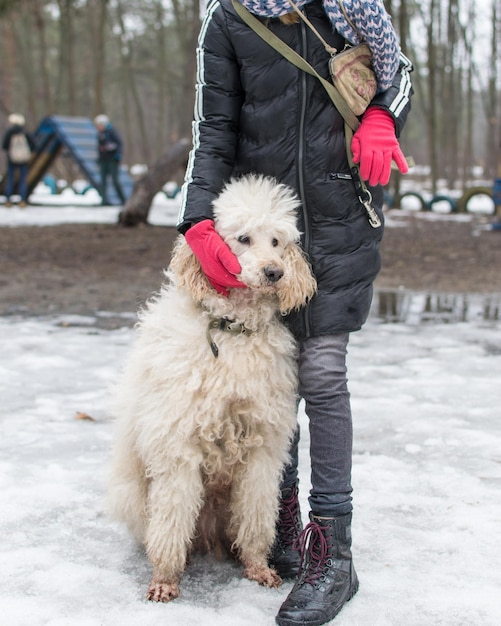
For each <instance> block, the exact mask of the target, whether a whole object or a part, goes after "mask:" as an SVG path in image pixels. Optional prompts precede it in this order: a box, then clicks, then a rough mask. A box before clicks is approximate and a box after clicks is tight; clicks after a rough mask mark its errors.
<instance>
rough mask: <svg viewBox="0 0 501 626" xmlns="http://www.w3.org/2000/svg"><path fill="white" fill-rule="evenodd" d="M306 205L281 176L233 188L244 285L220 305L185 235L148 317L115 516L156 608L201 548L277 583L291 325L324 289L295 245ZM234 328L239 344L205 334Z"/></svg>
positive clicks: (116, 482)
mask: <svg viewBox="0 0 501 626" xmlns="http://www.w3.org/2000/svg"><path fill="white" fill-rule="evenodd" d="M297 207H298V201H297V198H296V197H295V196H294V195H293V193H292V192H291V190H290V189H289V188H288V187H286V186H284V185H279V184H278V183H276V181H274V180H273V179H270V178H266V177H260V176H252V175H251V176H247V177H244V178H241V179H239V180H233V181H231V182H230V183H229V184H228V185H227V186H226V187H225V189H224V190H223V192H222V193H221V195H220V196H219V197H218V198H217V200H216V201H215V203H214V215H215V224H216V229H217V231H218V232H219V234H220V235H221V237H222V238H223V239H224V241H225V242H226V243H227V244H228V246H229V247H230V248H231V250H232V251H233V252H234V253H235V255H236V256H237V257H238V259H239V262H240V264H241V267H242V271H241V273H240V274H239V275H238V278H239V279H240V280H241V281H242V282H244V283H245V284H246V285H247V288H236V289H231V290H230V294H229V297H225V296H223V295H219V294H218V293H217V292H216V291H215V290H214V289H213V288H212V287H211V285H210V283H209V282H208V281H207V279H206V277H205V275H204V273H203V272H202V270H201V267H200V264H199V263H198V260H197V259H196V257H195V256H194V254H193V253H192V251H191V249H190V247H189V246H188V245H187V243H186V242H185V240H184V237H183V236H179V238H178V240H177V242H176V245H175V248H174V253H173V257H172V261H171V264H170V267H169V269H168V271H167V273H166V274H167V278H168V279H169V280H168V281H167V282H166V284H165V285H164V286H163V287H162V290H161V292H160V294H159V295H158V296H157V297H156V298H154V299H152V300H151V301H150V302H149V303H148V305H147V307H146V309H145V310H144V311H143V312H142V313H141V314H140V322H139V324H138V336H137V339H136V342H135V346H134V348H133V350H132V353H131V355H130V358H129V360H128V363H127V366H126V368H125V372H124V374H123V376H122V378H121V380H120V382H119V384H118V389H117V393H116V402H115V408H114V413H115V416H116V418H117V423H116V436H115V440H114V446H113V455H112V463H111V484H110V491H109V493H110V505H111V507H110V508H111V512H112V514H113V515H114V516H115V517H117V518H118V519H121V520H123V521H125V522H126V523H127V525H128V527H129V529H130V531H131V532H132V533H133V535H134V536H135V537H136V538H137V539H138V540H139V541H140V542H142V543H144V545H145V547H146V551H147V554H148V557H149V559H150V562H151V563H152V565H153V567H154V571H153V578H152V580H151V583H150V586H149V590H148V594H147V597H148V598H149V599H151V600H156V601H163V602H167V601H169V600H171V599H173V598H176V597H177V596H178V595H179V581H180V578H181V575H182V573H183V571H184V569H185V566H186V560H187V556H188V554H189V552H190V551H191V550H193V549H204V550H214V551H216V552H217V553H219V552H221V551H222V550H223V549H227V550H230V551H231V552H232V554H233V555H234V556H236V557H237V558H238V559H240V561H241V562H242V564H243V566H244V576H246V577H248V578H250V579H253V580H257V581H258V582H259V583H261V584H264V585H268V586H273V587H274V586H278V585H279V584H280V582H281V581H280V578H279V577H278V575H277V574H276V572H275V571H274V570H272V569H270V568H269V567H268V565H267V557H268V552H269V550H270V547H271V544H272V542H273V539H274V533H275V523H276V518H277V514H278V493H279V483H280V476H281V471H282V468H283V466H284V464H285V463H286V461H287V450H288V446H289V442H290V439H291V436H292V434H293V431H294V428H295V424H296V400H297V374H296V356H297V354H296V344H295V342H294V339H293V337H292V335H291V333H290V332H289V330H288V329H287V327H286V325H285V324H284V323H283V322H282V321H281V319H280V317H281V314H282V315H283V314H285V313H287V312H288V311H290V310H292V309H297V308H299V307H301V306H302V305H303V304H304V303H305V301H307V299H309V298H311V297H312V296H313V295H314V293H315V289H316V283H315V280H314V278H313V276H312V274H311V270H310V267H309V265H308V263H307V261H306V260H305V258H304V255H303V253H302V252H301V249H300V247H299V245H298V240H299V234H300V233H299V232H298V230H297V227H296V209H297ZM221 318H226V319H228V320H231V321H232V322H234V324H235V327H236V328H241V327H240V326H238V325H243V327H245V329H246V331H245V332H243V333H232V332H227V331H226V330H221V329H218V328H216V329H212V330H210V331H209V335H210V337H209V338H210V339H211V340H213V341H214V343H215V344H216V345H217V347H218V350H219V354H218V356H217V357H215V356H214V354H213V352H212V351H211V347H210V344H209V339H208V338H207V330H208V325H209V322H210V321H211V320H213V319H217V320H218V319H221Z"/></svg>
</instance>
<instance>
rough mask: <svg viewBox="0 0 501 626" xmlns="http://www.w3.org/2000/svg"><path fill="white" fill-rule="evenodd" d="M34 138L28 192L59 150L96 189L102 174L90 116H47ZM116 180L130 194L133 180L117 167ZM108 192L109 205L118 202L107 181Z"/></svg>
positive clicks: (0, 190)
mask: <svg viewBox="0 0 501 626" xmlns="http://www.w3.org/2000/svg"><path fill="white" fill-rule="evenodd" d="M33 138H34V141H35V146H36V149H35V152H34V154H33V156H32V158H31V161H30V165H29V170H28V190H29V193H31V192H32V191H33V189H34V188H35V187H36V185H37V184H38V183H39V182H40V181H41V180H42V179H43V177H44V175H45V174H46V172H47V170H48V169H49V167H50V166H51V165H52V163H53V162H54V160H55V159H56V158H57V157H58V156H59V155H60V154H61V153H64V154H65V156H69V157H71V158H72V159H73V160H74V162H75V163H76V164H77V165H78V167H79V169H80V171H81V172H82V175H83V176H84V177H85V178H86V179H87V180H88V181H89V183H90V185H92V186H93V187H95V188H96V189H98V190H99V188H100V185H101V177H100V173H99V165H98V163H97V158H98V153H97V131H96V129H95V127H94V124H93V123H92V121H91V120H90V119H89V118H86V117H67V116H63V115H55V116H51V117H46V118H44V119H43V120H42V121H41V122H40V124H39V126H38V128H37V130H36V131H35V133H34V135H33ZM4 180H5V177H4ZM4 180H2V181H1V182H0V193H3V184H4ZM119 180H120V183H121V186H122V189H123V190H124V193H125V196H126V197H128V196H130V194H131V192H132V186H133V182H132V179H131V177H130V176H129V174H128V173H127V171H126V170H124V169H123V168H121V169H120V173H119ZM108 183H110V181H108ZM107 192H108V193H107V195H108V198H109V200H110V202H111V203H112V204H121V202H120V199H119V197H118V195H117V193H116V191H115V189H114V187H113V185H110V184H109V186H108V190H107Z"/></svg>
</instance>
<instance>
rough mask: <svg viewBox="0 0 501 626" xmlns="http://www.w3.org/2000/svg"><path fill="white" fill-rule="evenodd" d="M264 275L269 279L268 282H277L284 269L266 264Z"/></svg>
mask: <svg viewBox="0 0 501 626" xmlns="http://www.w3.org/2000/svg"><path fill="white" fill-rule="evenodd" d="M264 275H265V276H266V278H267V279H268V280H269V281H270V283H276V282H278V281H279V280H280V279H281V278H282V276H283V275H284V271H283V270H281V269H280V268H279V267H273V265H267V266H266V267H265V268H264Z"/></svg>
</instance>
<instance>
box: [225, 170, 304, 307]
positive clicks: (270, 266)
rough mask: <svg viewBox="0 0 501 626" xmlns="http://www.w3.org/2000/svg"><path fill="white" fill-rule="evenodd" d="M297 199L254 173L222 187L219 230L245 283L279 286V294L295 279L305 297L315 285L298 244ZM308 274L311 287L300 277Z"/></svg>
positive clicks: (261, 287) (268, 288)
mask: <svg viewBox="0 0 501 626" xmlns="http://www.w3.org/2000/svg"><path fill="white" fill-rule="evenodd" d="M299 204H300V203H299V200H298V198H297V196H295V194H294V193H293V191H292V190H291V189H290V188H289V187H287V186H285V185H281V184H278V183H277V182H276V181H275V180H274V179H272V178H269V177H264V176H253V175H251V176H246V177H244V178H241V179H239V180H234V181H231V182H230V183H229V184H228V185H227V186H226V187H225V188H224V190H223V192H222V193H221V194H220V196H219V197H218V198H217V200H216V201H215V202H214V216H215V224H216V230H217V231H218V233H219V234H220V235H221V237H222V238H223V239H224V241H225V242H226V243H227V244H228V246H229V247H230V248H231V250H232V252H233V253H234V254H235V256H236V257H237V258H238V260H239V262H240V265H241V267H242V271H241V273H240V274H239V275H238V278H239V279H240V280H241V281H242V282H243V283H245V284H246V285H247V286H248V287H250V288H252V289H259V290H262V291H276V292H278V293H279V296H281V294H282V293H285V291H286V290H288V289H290V288H291V286H292V285H293V284H294V283H296V284H297V286H298V287H299V288H300V289H304V295H303V296H302V298H301V302H304V301H305V299H307V298H310V297H311V296H312V295H313V293H314V289H315V288H314V286H313V285H314V280H313V279H312V276H311V272H310V269H309V267H308V265H307V263H306V260H305V259H304V257H303V254H302V252H301V250H300V248H299V238H300V232H299V230H298V229H297V226H296V219H297V218H296V212H297V209H298V207H299ZM306 274H307V275H308V280H307V281H306V283H308V282H309V286H307V285H306V283H305V282H302V281H303V278H304V277H305V276H306ZM312 286H313V287H312ZM312 289H313V291H312ZM296 295H299V294H298V292H297V294H296ZM294 306H299V305H298V304H297V303H295V304H294Z"/></svg>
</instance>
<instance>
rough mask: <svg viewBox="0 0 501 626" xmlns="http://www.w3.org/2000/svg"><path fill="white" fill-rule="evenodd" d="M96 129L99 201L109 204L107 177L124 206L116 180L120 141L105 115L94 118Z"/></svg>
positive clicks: (123, 195) (121, 191)
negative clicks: (99, 176)
mask: <svg viewBox="0 0 501 626" xmlns="http://www.w3.org/2000/svg"><path fill="white" fill-rule="evenodd" d="M94 125H95V127H96V129H97V149H98V163H99V169H100V173H101V190H100V191H101V201H102V204H103V205H108V204H110V202H109V200H108V194H107V184H108V177H111V180H112V182H113V186H114V187H115V191H116V192H117V195H118V197H119V198H120V202H121V203H122V204H125V202H126V197H125V194H124V192H123V189H122V186H121V185H120V181H119V179H118V175H119V172H120V161H121V160H122V154H123V152H122V139H121V137H120V135H119V134H118V132H117V131H116V129H115V128H114V127H113V126H112V125H111V123H110V120H109V118H108V116H107V115H103V114H101V115H98V116H96V117H95V118H94Z"/></svg>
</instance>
